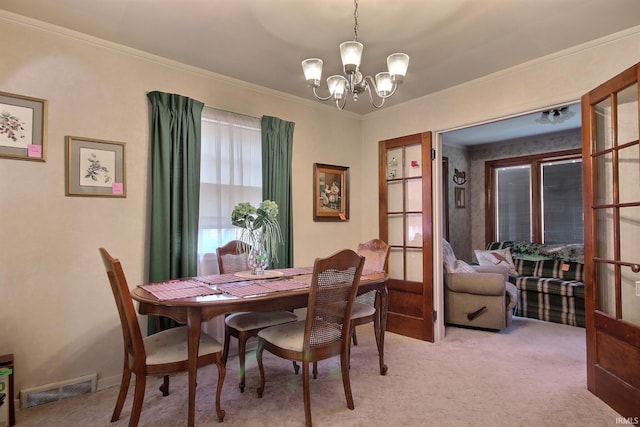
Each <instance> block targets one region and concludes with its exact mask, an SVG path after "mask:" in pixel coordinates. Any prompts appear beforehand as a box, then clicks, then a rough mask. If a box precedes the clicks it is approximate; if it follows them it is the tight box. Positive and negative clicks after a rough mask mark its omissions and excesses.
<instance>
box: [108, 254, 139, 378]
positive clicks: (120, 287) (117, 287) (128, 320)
mask: <svg viewBox="0 0 640 427" xmlns="http://www.w3.org/2000/svg"><path fill="white" fill-rule="evenodd" d="M100 255H101V256H102V262H103V263H104V267H105V269H106V271H107V276H108V277H109V283H110V284H111V291H112V292H113V297H114V299H115V301H116V306H117V307H118V314H119V315H120V324H121V326H122V336H123V338H124V347H125V354H126V355H128V356H129V357H130V361H134V364H135V365H139V366H138V367H142V366H144V365H145V363H146V362H145V361H146V358H147V356H146V352H145V349H144V343H143V341H142V332H141V331H140V325H139V324H138V316H137V315H136V310H135V307H134V306H133V300H132V299H131V292H130V291H129V285H128V284H127V279H126V277H125V275H124V270H123V269H122V264H121V263H120V260H118V259H116V258H113V257H112V256H111V255H109V253H108V252H107V251H106V250H105V249H104V248H100ZM132 370H133V371H134V372H135V371H136V369H134V368H132ZM138 372H140V371H138Z"/></svg>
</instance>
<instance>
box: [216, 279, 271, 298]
mask: <svg viewBox="0 0 640 427" xmlns="http://www.w3.org/2000/svg"><path fill="white" fill-rule="evenodd" d="M219 289H220V290H221V291H222V292H224V293H227V294H229V295H233V296H235V297H248V296H253V295H263V294H266V293H269V292H273V291H270V290H269V289H267V288H265V287H263V286H260V284H259V283H257V282H248V283H238V284H231V285H226V286H221V287H220V288H219Z"/></svg>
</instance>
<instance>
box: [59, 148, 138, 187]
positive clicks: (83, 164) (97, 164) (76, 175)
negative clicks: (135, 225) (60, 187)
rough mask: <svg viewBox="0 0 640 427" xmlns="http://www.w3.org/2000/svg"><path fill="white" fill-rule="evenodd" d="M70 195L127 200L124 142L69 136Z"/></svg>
mask: <svg viewBox="0 0 640 427" xmlns="http://www.w3.org/2000/svg"><path fill="white" fill-rule="evenodd" d="M66 143H67V146H66V150H67V182H66V195H67V196H98V197H127V193H126V182H125V161H124V160H125V152H124V148H125V144H124V142H113V141H103V140H100V139H93V138H81V137H77V136H67V137H66Z"/></svg>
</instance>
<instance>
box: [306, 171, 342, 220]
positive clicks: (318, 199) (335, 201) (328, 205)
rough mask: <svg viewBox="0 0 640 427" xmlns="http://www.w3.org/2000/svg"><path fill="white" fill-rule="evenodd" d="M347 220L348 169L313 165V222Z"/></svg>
mask: <svg viewBox="0 0 640 427" xmlns="http://www.w3.org/2000/svg"><path fill="white" fill-rule="evenodd" d="M348 219H349V168H348V167H345V166H332V165H325V164H322V163H314V164H313V220H314V221H346V220H348Z"/></svg>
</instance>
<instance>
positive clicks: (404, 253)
mask: <svg viewBox="0 0 640 427" xmlns="http://www.w3.org/2000/svg"><path fill="white" fill-rule="evenodd" d="M378 158H379V162H380V164H379V171H380V172H379V195H380V206H379V213H380V218H379V224H380V238H381V239H382V240H384V241H386V242H387V243H388V244H389V246H390V247H391V250H390V253H389V281H388V282H387V285H388V289H389V311H388V316H387V330H388V331H390V332H395V333H398V334H402V335H406V336H410V337H413V338H418V339H421V340H425V341H431V342H433V340H434V332H433V322H434V315H433V227H432V223H433V221H432V219H433V215H432V211H433V209H432V199H431V196H432V179H431V177H432V169H433V167H432V160H431V132H425V133H421V134H416V135H409V136H404V137H400V138H394V139H389V140H385V141H380V145H379V155H378Z"/></svg>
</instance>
